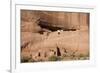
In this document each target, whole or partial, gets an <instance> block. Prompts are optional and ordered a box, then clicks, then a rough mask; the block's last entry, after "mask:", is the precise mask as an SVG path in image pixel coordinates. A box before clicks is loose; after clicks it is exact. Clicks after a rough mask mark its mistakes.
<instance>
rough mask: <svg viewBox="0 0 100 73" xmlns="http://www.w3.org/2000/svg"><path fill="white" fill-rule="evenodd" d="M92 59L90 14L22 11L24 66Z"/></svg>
mask: <svg viewBox="0 0 100 73" xmlns="http://www.w3.org/2000/svg"><path fill="white" fill-rule="evenodd" d="M81 59H82V60H87V59H89V13H80V12H54V11H35V10H21V62H22V63H23V62H41V61H59V60H61V61H63V60H65V61H66V60H81Z"/></svg>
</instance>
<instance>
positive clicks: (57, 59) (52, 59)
mask: <svg viewBox="0 0 100 73" xmlns="http://www.w3.org/2000/svg"><path fill="white" fill-rule="evenodd" d="M48 60H49V61H59V60H61V57H57V56H51V57H49V59H48Z"/></svg>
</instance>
